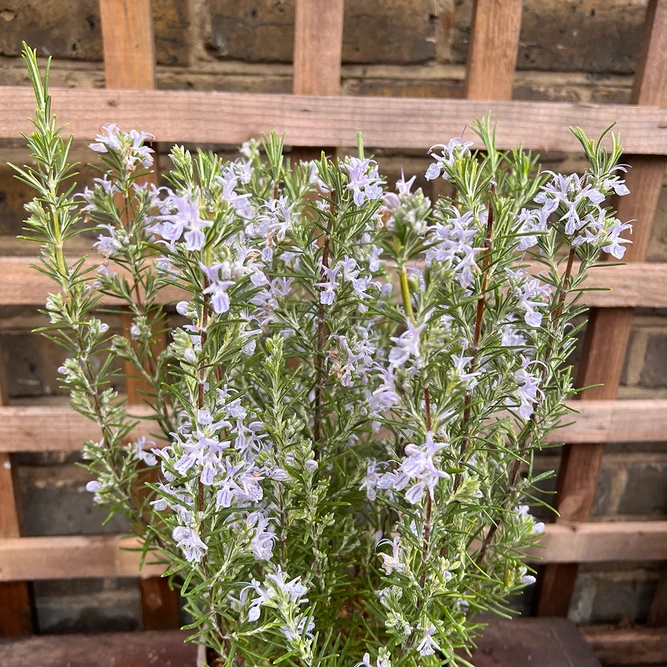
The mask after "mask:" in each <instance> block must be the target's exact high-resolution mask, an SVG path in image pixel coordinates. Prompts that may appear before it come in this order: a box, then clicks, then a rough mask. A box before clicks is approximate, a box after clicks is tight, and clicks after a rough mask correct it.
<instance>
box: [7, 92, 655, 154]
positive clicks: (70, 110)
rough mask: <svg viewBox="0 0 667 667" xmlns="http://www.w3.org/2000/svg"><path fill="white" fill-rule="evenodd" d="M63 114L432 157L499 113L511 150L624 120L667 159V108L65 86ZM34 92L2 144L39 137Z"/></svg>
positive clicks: (172, 134)
mask: <svg viewBox="0 0 667 667" xmlns="http://www.w3.org/2000/svg"><path fill="white" fill-rule="evenodd" d="M52 93H53V108H54V110H55V111H56V113H57V114H58V119H59V121H61V122H63V123H67V124H68V125H67V128H66V132H69V133H71V134H73V135H74V136H75V137H77V138H78V139H85V140H89V139H93V138H94V137H95V135H96V134H97V132H98V131H99V128H100V126H101V125H102V124H103V123H106V122H109V121H110V120H113V121H114V122H116V123H118V124H119V125H120V127H121V128H123V129H130V128H136V129H142V130H146V131H150V132H152V133H153V134H154V135H155V136H156V138H157V141H162V142H166V143H173V142H192V143H219V144H233V145H237V144H240V143H242V142H243V141H246V140H247V139H249V138H250V137H260V136H261V134H262V133H265V134H266V133H267V132H270V131H271V130H273V129H275V130H277V131H278V132H279V133H280V132H285V133H286V134H287V139H286V143H287V144H288V145H291V146H320V145H324V146H334V147H350V146H356V143H357V131H361V132H362V133H363V135H364V142H365V144H366V145H367V146H369V147H371V148H385V147H386V148H397V149H398V148H415V149H421V150H424V151H425V150H426V149H427V148H428V147H430V146H431V145H433V143H434V142H442V141H443V140H448V139H449V138H450V137H452V136H460V134H461V132H462V131H463V129H464V128H465V127H470V126H471V124H472V122H473V121H474V120H475V119H476V118H481V117H484V116H486V115H487V114H488V113H489V111H491V115H492V118H493V120H494V121H497V122H498V133H497V143H498V147H499V148H501V149H508V148H516V147H517V146H519V145H522V146H523V147H524V148H527V149H530V150H536V151H541V152H545V151H572V152H577V153H578V152H580V150H581V147H580V145H579V143H578V142H577V141H576V139H575V138H574V137H573V136H572V134H571V132H570V131H569V129H568V128H569V127H570V126H573V125H580V126H581V127H583V128H584V129H585V130H586V132H588V133H589V134H590V135H591V136H595V135H597V134H599V133H601V132H602V131H604V130H605V129H606V128H607V127H608V126H609V125H610V124H612V123H614V122H615V121H617V130H619V131H620V132H621V135H622V139H623V145H624V146H625V148H626V150H627V152H628V153H633V154H642V155H667V109H661V108H658V107H637V108H632V107H630V106H629V105H623V104H569V103H565V102H517V101H511V102H502V101H492V102H488V101H483V100H452V99H412V98H384V97H345V96H340V97H320V96H315V95H312V96H311V95H308V96H306V95H265V94H255V93H222V92H200V91H181V90H147V91H142V92H141V93H139V92H137V91H121V90H114V91H111V90H90V89H72V90H70V89H56V88H54V89H53V90H52ZM34 106H35V104H34V101H33V96H32V93H31V92H30V91H29V90H28V89H27V88H24V87H12V86H4V87H0V139H2V138H12V139H15V138H16V137H18V136H19V133H20V132H27V131H30V121H29V118H30V117H31V116H32V114H33V111H34Z"/></svg>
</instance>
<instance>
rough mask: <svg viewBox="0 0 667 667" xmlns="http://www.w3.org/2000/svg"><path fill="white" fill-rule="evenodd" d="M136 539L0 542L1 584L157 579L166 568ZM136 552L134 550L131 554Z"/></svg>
mask: <svg viewBox="0 0 667 667" xmlns="http://www.w3.org/2000/svg"><path fill="white" fill-rule="evenodd" d="M138 546H139V542H138V541H137V540H136V539H135V538H127V539H126V538H121V537H120V536H118V535H85V536H84V535H68V536H63V537H20V538H15V539H5V540H0V581H16V580H19V581H24V580H31V581H33V580H35V581H36V580H43V579H73V578H83V579H89V578H96V577H139V576H141V577H143V578H145V577H155V576H159V575H160V574H161V573H162V572H164V566H162V565H159V564H151V563H154V559H152V558H150V557H149V558H147V560H146V563H145V564H144V567H143V568H142V570H141V572H140V571H139V563H140V559H141V552H140V551H137V548H138ZM130 549H132V550H130Z"/></svg>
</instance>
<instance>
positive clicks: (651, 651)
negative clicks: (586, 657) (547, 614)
mask: <svg viewBox="0 0 667 667" xmlns="http://www.w3.org/2000/svg"><path fill="white" fill-rule="evenodd" d="M545 620H547V622H549V621H551V619H545ZM579 631H580V632H581V634H582V635H583V638H584V639H585V640H586V641H587V642H588V644H589V646H590V647H591V648H592V649H593V652H594V653H595V655H596V656H597V657H598V658H599V659H600V660H601V661H602V663H603V664H605V665H634V667H637V666H638V665H656V667H660V666H661V665H663V666H664V665H665V664H667V628H646V627H637V626H635V627H632V628H622V627H618V626H596V625H592V626H584V627H580V628H579Z"/></svg>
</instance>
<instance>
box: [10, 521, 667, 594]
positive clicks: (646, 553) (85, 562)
mask: <svg viewBox="0 0 667 667" xmlns="http://www.w3.org/2000/svg"><path fill="white" fill-rule="evenodd" d="M138 544H139V542H138V541H137V540H136V539H135V538H121V537H120V536H118V535H95V536H78V535H77V536H64V537H18V538H8V539H4V540H1V541H0V581H32V580H43V579H71V578H82V579H85V578H95V577H139V576H140V577H141V578H146V577H154V576H158V575H159V574H160V573H161V572H163V571H164V567H163V566H162V565H161V564H160V563H157V562H156V558H154V557H149V558H147V560H146V563H145V565H144V567H143V569H142V570H141V572H140V571H139V562H140V552H139V551H138V550H137V547H138ZM526 559H527V560H529V561H533V562H541V563H598V562H608V561H614V562H617V561H640V560H644V561H647V560H667V521H628V522H600V523H573V524H566V523H558V524H549V525H547V527H546V531H545V533H544V535H543V536H542V538H541V547H539V548H535V549H532V550H531V551H530V552H527V554H526Z"/></svg>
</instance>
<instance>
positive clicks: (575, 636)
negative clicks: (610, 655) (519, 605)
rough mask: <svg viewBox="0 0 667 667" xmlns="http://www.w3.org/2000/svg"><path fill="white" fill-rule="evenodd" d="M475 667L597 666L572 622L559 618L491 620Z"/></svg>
mask: <svg viewBox="0 0 667 667" xmlns="http://www.w3.org/2000/svg"><path fill="white" fill-rule="evenodd" d="M471 661H472V663H473V664H474V665H475V667H600V663H599V662H598V660H597V658H596V657H595V654H594V653H593V651H591V649H590V647H589V646H588V644H587V643H586V642H585V641H584V640H583V639H582V637H581V635H580V634H579V631H578V630H577V628H576V627H575V625H574V624H573V623H571V622H570V621H567V620H565V619H562V618H553V619H552V618H549V619H537V618H515V619H512V620H511V621H508V620H503V619H495V618H494V619H491V620H490V621H489V625H488V626H487V628H486V629H485V630H484V633H483V635H482V637H481V638H480V640H479V641H478V643H477V650H476V651H475V652H474V654H473V657H472V659H471Z"/></svg>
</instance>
